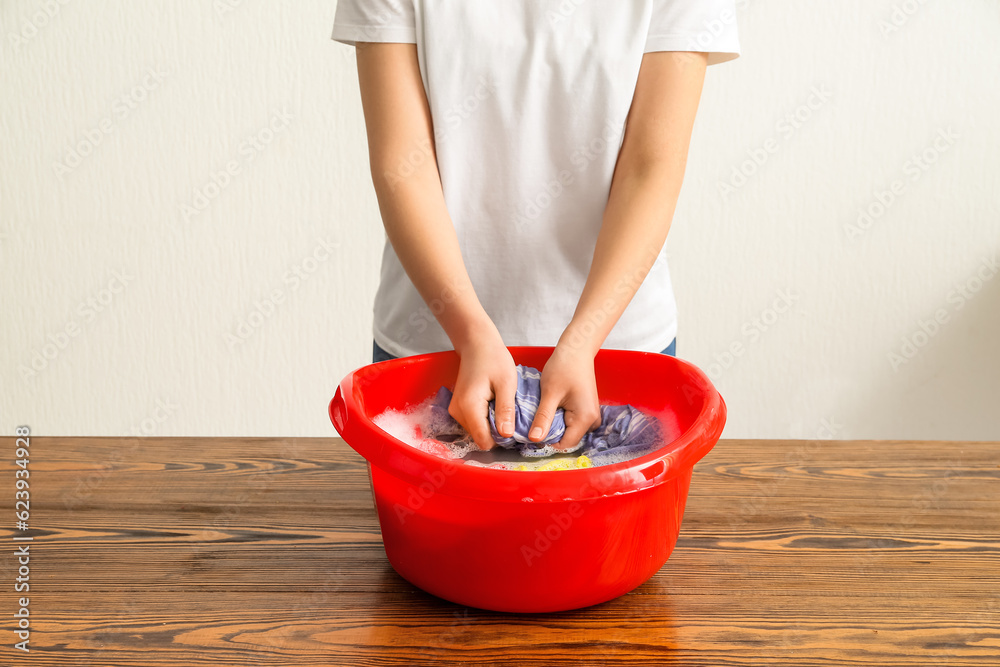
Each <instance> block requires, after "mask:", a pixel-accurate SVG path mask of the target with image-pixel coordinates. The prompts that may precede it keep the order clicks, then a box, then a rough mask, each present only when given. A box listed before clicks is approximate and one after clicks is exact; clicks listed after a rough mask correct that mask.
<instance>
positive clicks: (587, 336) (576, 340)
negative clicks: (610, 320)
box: [556, 316, 604, 358]
mask: <svg viewBox="0 0 1000 667" xmlns="http://www.w3.org/2000/svg"><path fill="white" fill-rule="evenodd" d="M603 344H604V335H603V332H602V331H600V327H598V326H597V325H595V324H594V323H593V321H591V320H590V319H587V318H584V319H583V320H582V321H581V320H580V318H578V317H575V316H574V318H573V319H572V320H571V321H570V323H569V325H568V326H567V327H566V329H565V330H564V331H563V333H562V335H561V336H560V337H559V342H558V343H556V349H557V350H559V351H560V352H571V353H573V354H575V355H586V356H589V357H591V358H593V357H594V356H595V355H596V354H597V351H598V350H599V349H601V345H603Z"/></svg>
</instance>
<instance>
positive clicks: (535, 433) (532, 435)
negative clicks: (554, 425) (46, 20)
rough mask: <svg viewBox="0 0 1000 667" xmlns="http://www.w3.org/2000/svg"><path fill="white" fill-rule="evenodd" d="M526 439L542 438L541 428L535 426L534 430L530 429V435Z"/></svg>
mask: <svg viewBox="0 0 1000 667" xmlns="http://www.w3.org/2000/svg"><path fill="white" fill-rule="evenodd" d="M528 437H529V438H540V437H542V427H541V426H536V427H535V428H533V429H531V433H529V434H528Z"/></svg>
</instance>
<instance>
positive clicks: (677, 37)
mask: <svg viewBox="0 0 1000 667" xmlns="http://www.w3.org/2000/svg"><path fill="white" fill-rule="evenodd" d="M735 4H736V3H735V0H653V10H652V15H651V17H650V20H649V34H648V35H647V37H646V47H645V49H644V50H643V52H644V53H649V52H650V51H700V52H705V53H708V64H709V65H714V64H716V63H724V62H726V61H728V60H733V59H735V58H738V57H739V55H740V40H739V34H738V32H737V30H736V6H735Z"/></svg>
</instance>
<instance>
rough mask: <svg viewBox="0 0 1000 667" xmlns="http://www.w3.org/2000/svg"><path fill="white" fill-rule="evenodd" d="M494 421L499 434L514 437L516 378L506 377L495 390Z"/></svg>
mask: <svg viewBox="0 0 1000 667" xmlns="http://www.w3.org/2000/svg"><path fill="white" fill-rule="evenodd" d="M493 393H494V403H493V421H494V422H495V423H496V425H497V432H498V433H499V434H500V435H502V436H503V437H505V438H509V437H511V436H512V435H514V396H515V395H516V394H517V380H516V376H511V377H506V378H504V379H502V380H500V381H499V382H497V384H496V387H495V388H494V392H493Z"/></svg>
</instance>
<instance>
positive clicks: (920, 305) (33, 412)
mask: <svg viewBox="0 0 1000 667" xmlns="http://www.w3.org/2000/svg"><path fill="white" fill-rule="evenodd" d="M46 5H48V6H50V11H52V9H51V8H52V7H54V8H55V9H56V10H57V11H54V12H53V13H54V14H55V15H54V16H53V17H51V18H49V17H48V16H46V14H45V13H44V7H45V6H46ZM157 5H167V6H157ZM894 7H896V9H894ZM226 8H228V9H229V11H225V10H226ZM334 9H335V5H334V3H332V2H325V3H320V2H313V1H307V2H302V1H300V2H297V3H294V4H293V3H274V2H263V1H261V0H216V1H215V2H214V3H213V2H208V1H207V0H206V1H202V2H194V1H193V0H182V1H179V2H174V3H130V2H124V1H122V0H118V1H115V0H101V1H98V0H90V1H89V2H87V3H83V2H74V1H72V0H63V1H62V2H51V3H45V2H40V1H36V2H30V1H28V0H14V1H8V2H4V3H3V4H2V5H0V27H2V30H0V35H2V38H3V44H2V46H0V60H2V72H3V88H2V90H3V93H2V95H0V113H2V116H0V136H2V141H3V150H2V151H0V285H2V287H0V297H2V302H0V305H2V308H0V313H2V317H0V340H2V345H0V432H2V433H7V434H11V433H12V432H13V428H14V426H15V425H17V424H28V425H30V426H31V427H32V429H33V432H35V433H39V434H60V435H73V434H75V435H122V434H128V433H137V432H144V433H148V434H154V433H155V434H158V435H258V436H265V435H315V436H330V435H333V434H334V431H333V429H332V427H331V425H330V423H329V421H328V419H327V415H326V407H327V403H328V401H329V399H330V398H331V397H332V395H333V392H334V390H335V388H336V385H337V383H338V381H339V380H340V378H341V377H342V376H343V375H344V374H346V373H347V372H348V371H350V370H352V369H353V368H355V367H357V366H360V365H362V364H365V363H368V362H369V361H370V352H371V349H370V346H371V337H370V329H371V302H372V298H373V295H374V290H375V286H376V281H377V275H378V264H379V260H380V247H381V242H382V239H383V233H382V229H381V226H380V221H379V218H378V211H377V206H376V201H375V196H374V192H373V190H372V187H371V184H370V180H369V175H368V169H367V154H366V148H365V139H364V128H363V120H362V115H361V108H360V102H359V97H358V91H357V77H356V72H355V69H354V57H353V52H352V50H351V49H349V48H348V47H345V46H343V45H340V44H337V43H334V42H332V41H331V40H330V39H329V34H330V30H331V26H332V21H333V15H334ZM893 19H895V21H896V23H897V24H898V26H895V27H897V28H898V29H895V30H893V31H892V32H888V33H885V30H884V28H885V26H886V25H891V23H889V22H890V21H892V20H893ZM882 22H886V23H885V24H884V25H883V26H882V28H881V29H880V23H882ZM739 24H740V29H741V36H742V41H743V48H744V52H743V57H742V58H741V59H739V60H737V61H735V62H733V63H728V64H724V65H720V66H718V67H715V68H712V69H710V70H709V76H708V81H707V84H706V88H705V93H704V97H703V102H702V107H701V113H700V116H699V120H698V123H697V127H696V132H695V136H694V138H693V146H692V150H691V159H690V163H689V167H688V173H687V179H686V182H685V186H684V190H683V194H682V197H681V201H680V203H679V206H678V210H677V215H676V218H675V223H674V228H673V230H672V232H671V235H670V240H669V242H668V253H669V257H670V261H671V263H672V270H673V276H674V280H675V283H676V290H677V298H678V300H679V304H680V308H681V334H680V336H679V340H678V346H679V354H680V356H682V357H684V358H687V359H689V360H692V361H694V362H695V363H697V364H698V365H700V366H701V367H702V368H705V369H707V370H708V371H709V373H710V375H711V377H712V378H713V379H714V380H715V381H716V383H717V385H718V387H719V388H720V390H721V391H722V393H723V395H724V397H725V398H726V401H727V403H728V405H729V409H730V421H729V425H728V427H727V430H726V433H725V435H726V436H727V437H761V438H786V437H829V436H831V435H832V436H833V437H837V438H899V439H908V438H921V439H936V438H941V439H1000V411H998V409H997V408H998V403H1000V355H998V352H997V342H998V340H1000V278H998V277H997V273H998V271H1000V268H998V266H997V261H998V259H1000V187H998V186H1000V150H998V149H1000V128H998V123H997V109H1000V86H998V85H997V75H998V73H1000V14H998V11H997V6H996V3H995V1H994V0H960V1H959V2H932V1H918V0H908V1H907V2H902V0H874V1H873V0H866V1H864V2H862V1H861V0H841V1H839V2H810V3H799V2H790V1H786V2H778V1H777V0H771V1H769V2H766V1H764V0H749V2H746V1H740V3H739ZM883 33H885V34H883ZM150 72H155V73H157V75H156V77H155V78H153V77H151V76H150V75H149V74H148V73H150ZM814 90H821V91H828V93H829V94H828V96H827V93H825V92H824V94H823V95H824V98H826V97H828V99H823V100H820V98H819V97H812V98H811V95H812V92H811V91H814ZM123 98H124V99H123ZM810 99H811V101H812V105H813V107H815V108H814V109H810V108H809V107H808V104H809V102H810ZM796 113H798V114H800V118H801V119H802V120H801V122H800V123H798V127H797V128H793V129H792V130H791V131H789V130H788V126H786V125H783V123H784V122H786V119H787V118H788V117H789V116H792V115H794V114H796ZM282 115H285V116H286V117H287V118H286V120H282V117H281V116H282ZM271 124H273V127H275V128H276V129H275V130H271V128H270V127H269V125H271ZM95 128H96V132H97V135H94V132H95ZM102 128H103V129H104V130H106V131H107V132H105V131H102ZM939 132H946V133H949V132H950V133H951V134H952V135H954V136H953V137H952V138H951V139H948V140H947V141H944V140H941V141H938V142H937V144H936V145H937V148H935V141H936V139H935V138H936V137H937V136H938V135H939ZM88 135H94V136H98V135H99V136H101V139H100V142H99V143H98V145H97V146H96V147H95V148H94V149H93V150H92V151H91V152H90V154H88V155H86V156H83V157H81V158H80V160H79V163H78V164H77V163H76V162H75V161H73V160H72V158H69V157H68V155H69V152H70V151H71V149H72V148H73V147H74V146H76V145H78V144H79V143H81V142H86V141H87V137H88ZM253 136H260V138H261V142H265V143H261V146H260V148H261V149H260V150H258V149H257V148H254V147H252V146H251V145H250V144H249V143H247V142H248V140H249V139H250V138H251V137H253ZM955 137H957V138H955ZM267 140H269V141H267ZM923 153H926V155H927V159H928V160H931V159H933V164H929V165H927V167H926V169H922V168H920V167H915V166H914V165H915V162H914V160H915V159H918V158H916V157H915V156H920V155H921V154H923ZM753 154H756V155H757V158H758V160H759V161H762V162H763V164H762V165H761V166H759V167H756V168H755V169H754V173H753V174H751V175H749V176H746V177H745V182H742V183H741V184H739V183H740V181H739V179H737V181H736V182H737V183H738V185H737V186H734V190H733V191H732V192H727V193H724V192H722V190H721V188H720V184H721V183H726V182H731V183H732V181H733V179H734V176H733V170H734V169H740V168H741V165H748V166H747V167H746V170H747V171H750V170H751V169H750V168H749V167H750V165H749V164H748V163H746V162H745V161H746V160H748V159H750V157H751V156H752V155H753ZM763 155H766V161H764V160H761V157H762V156H763ZM67 160H70V161H71V164H70V166H69V167H68V168H67V169H66V170H62V173H60V170H57V168H56V167H55V165H56V163H66V162H67ZM227 167H229V168H231V171H232V172H233V174H232V175H228V176H219V174H220V173H223V172H225V171H226V170H227ZM914 169H916V170H914ZM213 178H215V179H216V180H218V181H219V182H220V183H223V185H221V186H219V187H218V188H217V189H216V188H215V187H214V186H213V185H212V182H213ZM894 181H899V183H898V184H897V188H896V189H897V194H896V195H895V197H894V201H893V202H892V203H891V204H888V205H887V206H886V207H885V209H884V211H883V212H882V213H881V215H877V216H876V217H875V218H874V219H873V220H872V221H871V224H870V225H868V226H867V228H866V229H864V230H861V229H860V228H859V229H858V233H857V234H855V235H854V238H852V236H851V235H850V234H848V230H849V229H850V227H851V226H852V225H856V221H857V219H858V215H859V210H860V209H863V208H866V207H872V208H873V209H875V210H876V213H878V212H879V211H878V210H877V209H878V197H879V196H880V195H879V193H880V192H882V191H886V190H891V187H892V185H893V182H894ZM206 191H208V195H209V197H210V198H209V199H208V200H207V201H200V200H199V197H200V196H201V195H196V192H202V193H204V192H206ZM885 198H886V197H885V196H884V195H883V199H885ZM196 205H198V206H200V207H202V208H201V209H195V213H194V214H191V211H185V208H184V207H186V206H191V207H195V206H196ZM296 271H299V272H300V273H301V274H302V276H303V277H302V278H298V279H296V278H293V276H295V272H296ZM116 276H120V278H116ZM977 276H978V277H977ZM962 285H966V286H967V287H965V288H964V289H965V290H966V294H965V295H964V296H962V295H961V294H960V293H959V292H957V291H956V290H957V289H958V288H959V286H962ZM114 290H117V291H114ZM782 295H786V299H787V301H788V302H790V306H789V307H788V308H785V307H784V306H783V305H782V302H781V301H780V300H781V298H782ZM275 297H277V298H280V302H279V303H276V304H274V305H270V306H269V305H268V304H267V303H263V302H265V301H267V300H269V299H272V298H275ZM88 301H92V304H91V305H88ZM102 301H103V303H102ZM258 302H261V303H262V304H263V305H262V306H261V308H262V310H264V311H267V314H266V315H261V316H259V320H260V321H259V322H257V318H256V317H252V314H253V313H254V312H255V308H257V306H256V305H255V304H257V303H258ZM775 302H777V305H778V306H779V307H780V308H781V309H783V310H785V312H782V313H778V312H777V311H776V310H774V311H772V310H771V309H772V308H773V307H774V305H775ZM935 314H937V315H939V316H940V317H941V319H942V320H943V319H947V321H945V322H944V323H943V324H939V325H936V328H935V327H933V326H930V325H926V326H927V328H928V329H932V330H933V333H932V334H928V335H924V334H922V333H921V324H920V323H921V322H922V321H923V322H925V323H926V322H930V321H931V320H932V319H933V318H934V317H935ZM250 319H254V322H255V323H256V324H257V326H254V327H251V328H250V329H248V330H246V331H244V332H243V333H244V334H248V336H247V337H246V339H245V340H244V339H242V338H239V327H240V325H241V323H243V322H246V321H248V320H250ZM758 319H760V320H761V322H760V325H759V326H758V325H757V324H755V320H758ZM765 321H766V322H769V324H767V325H765V324H764V322H765ZM765 326H766V330H764V327H765ZM755 332H756V333H755ZM233 337H235V339H236V340H238V341H239V342H238V343H233V342H232V340H233ZM904 339H909V340H911V341H912V340H915V342H916V346H915V347H914V348H913V350H910V349H906V350H905V352H906V353H909V354H911V356H912V358H906V357H901V358H902V361H901V362H897V363H896V364H895V367H894V364H893V363H892V362H891V360H890V356H889V355H890V354H891V353H897V354H900V355H903V353H904V350H903V348H904ZM730 348H733V349H735V350H736V354H732V355H731V356H727V354H730V353H729V352H728V351H729V350H730ZM46 356H47V357H48V358H46ZM33 363H34V367H33Z"/></svg>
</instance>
